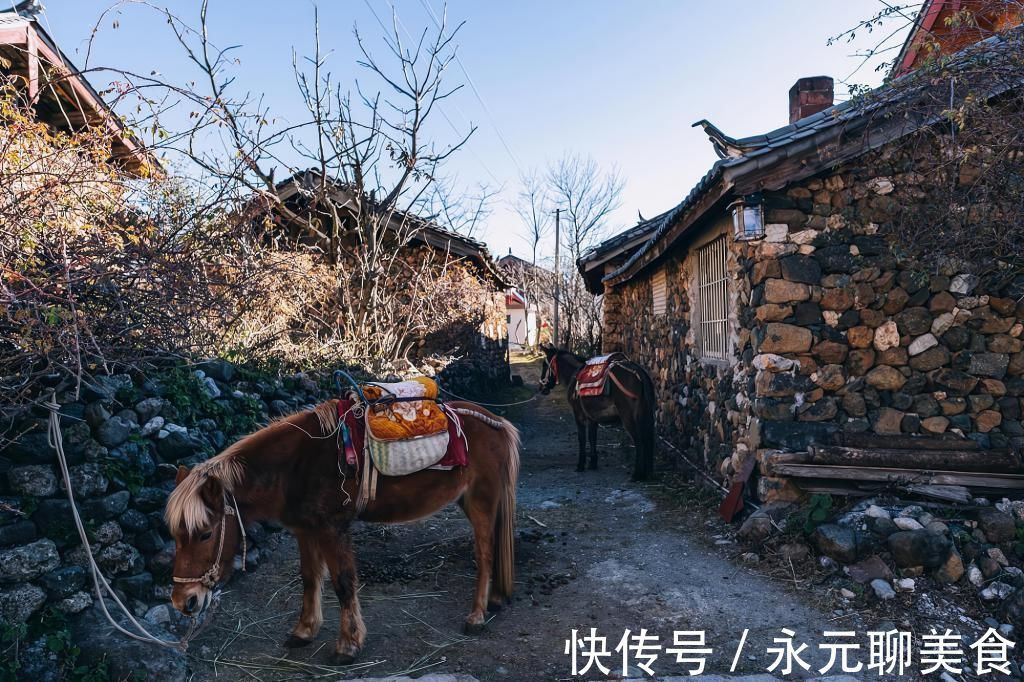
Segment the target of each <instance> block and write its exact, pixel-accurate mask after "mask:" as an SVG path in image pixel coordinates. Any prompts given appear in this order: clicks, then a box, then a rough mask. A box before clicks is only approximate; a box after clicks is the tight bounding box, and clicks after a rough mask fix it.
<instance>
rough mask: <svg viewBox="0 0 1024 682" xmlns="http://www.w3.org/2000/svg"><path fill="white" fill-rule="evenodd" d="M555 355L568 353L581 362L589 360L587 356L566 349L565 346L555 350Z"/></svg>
mask: <svg viewBox="0 0 1024 682" xmlns="http://www.w3.org/2000/svg"><path fill="white" fill-rule="evenodd" d="M555 355H556V356H557V355H568V356H569V357H570V358H572V359H573V360H575V361H576V362H579V363H586V361H587V359H586V358H585V357H582V356H580V355H576V353H573V352H572V351H571V350H566V349H565V348H559V349H558V350H557V351H555Z"/></svg>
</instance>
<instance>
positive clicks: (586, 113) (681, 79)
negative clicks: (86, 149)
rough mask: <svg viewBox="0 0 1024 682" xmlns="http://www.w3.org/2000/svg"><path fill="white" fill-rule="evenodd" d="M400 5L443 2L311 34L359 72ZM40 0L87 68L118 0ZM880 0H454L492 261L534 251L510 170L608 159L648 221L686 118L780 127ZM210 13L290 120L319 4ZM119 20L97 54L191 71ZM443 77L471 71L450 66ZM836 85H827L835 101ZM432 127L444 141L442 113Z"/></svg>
mask: <svg viewBox="0 0 1024 682" xmlns="http://www.w3.org/2000/svg"><path fill="white" fill-rule="evenodd" d="M0 1H6V0H0ZM392 2H393V3H394V7H395V9H396V10H397V13H398V15H399V17H400V19H401V22H402V24H403V26H405V27H407V28H408V30H409V31H412V32H413V33H416V32H418V30H420V29H422V28H423V27H425V26H428V25H429V24H430V21H431V19H430V16H429V15H428V14H427V10H426V9H425V7H424V4H423V3H429V4H430V5H431V7H432V8H433V9H434V11H435V12H437V13H438V14H440V12H441V10H442V7H443V5H442V3H441V2H440V1H439V0H365V1H364V0H334V1H329V0H321V2H320V3H319V9H320V22H321V42H322V44H323V45H324V46H325V48H326V49H331V50H333V54H332V56H331V57H330V60H331V61H330V63H331V66H332V68H333V70H334V71H335V73H336V75H337V76H338V77H341V78H347V79H352V78H356V77H358V78H360V80H361V82H365V81H366V80H367V76H366V74H365V72H362V71H361V70H360V69H359V68H358V67H357V66H356V65H355V51H354V47H355V46H354V39H353V36H352V27H353V24H354V23H355V24H357V25H358V26H359V28H360V31H361V32H362V33H364V34H366V35H368V36H372V37H373V38H376V37H377V36H378V35H379V34H380V33H381V28H380V26H379V24H378V23H377V19H375V17H374V16H373V14H372V13H371V11H370V9H369V7H371V6H372V7H373V9H374V10H375V11H376V13H377V14H378V15H379V16H380V17H381V18H382V19H383V20H384V21H385V22H387V21H389V18H390V16H391V12H392ZM45 4H46V8H47V11H46V15H45V19H44V21H45V22H47V23H46V25H47V26H48V29H49V30H50V32H51V33H52V34H53V35H54V37H55V38H56V40H57V41H58V43H59V44H60V45H61V47H62V48H63V49H64V50H65V52H66V53H67V54H68V55H69V56H70V57H71V58H72V60H73V61H75V62H76V64H77V65H79V66H81V65H82V62H83V61H84V48H85V44H86V40H87V38H88V36H89V34H90V32H91V30H92V27H93V25H94V24H95V22H96V20H97V18H98V17H99V15H100V14H101V12H102V11H103V10H104V9H106V8H107V7H109V6H110V4H111V0H48V1H47V2H46V3H45ZM169 4H170V6H171V7H172V8H173V9H175V10H176V11H178V12H181V13H183V14H184V15H185V16H189V14H190V13H191V14H192V15H195V14H196V13H197V12H198V9H197V7H198V1H197V0H196V1H193V0H176V1H175V2H171V3H169ZM880 8H881V4H880V3H879V2H878V0H843V1H839V0H786V1H785V2H782V1H778V2H764V1H763V0H761V1H758V0H731V1H725V2H722V1H717V2H693V1H689V0H686V1H683V0H644V1H639V0H634V1H631V2H623V1H619V2H611V1H608V0H591V1H587V2H584V1H583V0H571V1H568V0H567V1H562V2H552V1H550V0H549V1H547V2H543V1H540V0H519V1H517V2H481V1H480V0H475V1H474V0H452V1H451V2H450V3H449V4H448V16H449V19H450V21H452V22H455V21H463V20H464V21H466V25H465V26H464V27H463V29H462V30H461V32H460V34H459V40H458V44H459V55H460V57H461V61H462V63H463V64H464V65H465V68H466V71H468V74H469V77H470V78H472V80H473V83H474V84H475V85H476V88H477V90H478V91H479V93H480V99H482V100H483V102H484V103H486V108H487V109H489V112H490V113H489V114H488V112H487V110H485V108H484V105H483V104H481V102H480V101H479V100H478V99H477V98H476V96H475V95H474V94H473V92H472V91H471V90H470V89H469V88H468V87H467V88H464V90H463V91H461V92H460V93H459V94H458V95H456V97H454V98H453V99H452V100H450V102H449V104H448V105H447V106H445V107H444V109H445V113H446V114H447V115H448V118H449V119H451V121H452V122H453V123H454V124H455V125H456V126H457V127H459V128H466V127H468V123H469V121H472V122H473V123H476V124H477V125H478V126H479V130H478V131H477V133H476V134H475V135H474V136H473V138H472V139H471V140H470V142H469V145H468V148H467V149H466V150H465V151H464V152H462V153H460V155H459V156H458V157H456V158H455V159H454V160H453V162H452V163H451V165H450V166H449V168H448V172H449V174H451V173H455V174H457V176H458V179H459V181H460V182H461V183H463V184H467V185H470V184H474V183H476V182H478V181H486V182H488V183H490V184H491V185H497V184H502V185H504V192H503V193H502V194H501V195H500V196H499V197H498V199H497V200H496V203H495V206H494V209H495V210H494V213H493V215H492V216H491V217H490V218H489V219H488V221H487V224H486V225H485V227H484V229H483V231H482V232H481V233H480V235H479V236H480V237H481V238H483V239H484V240H485V241H487V242H488V244H489V245H490V246H491V249H492V252H494V253H495V254H497V255H501V254H504V253H506V252H507V251H508V249H509V247H512V249H513V250H514V251H516V252H518V253H520V254H525V253H526V250H527V249H526V244H525V242H524V241H522V239H521V238H520V237H519V235H520V234H522V231H523V230H522V227H521V226H520V224H519V222H518V219H517V218H516V216H515V214H514V213H513V212H512V210H511V208H510V202H511V201H512V200H513V198H514V196H515V192H516V190H517V186H518V183H517V176H518V174H519V169H520V168H522V169H524V170H528V169H531V168H543V167H544V166H545V165H546V164H548V163H549V162H550V161H552V160H554V159H556V158H558V157H559V156H561V155H562V154H563V153H565V152H568V151H573V152H579V153H582V154H587V155H590V156H593V157H594V158H595V159H596V160H597V161H598V162H599V163H600V164H601V165H603V166H607V167H611V166H613V165H614V166H616V167H618V169H619V171H620V172H621V174H622V175H623V177H624V178H625V181H626V187H625V191H624V192H623V195H622V207H621V208H620V209H619V210H618V211H616V213H615V214H613V216H612V217H611V220H610V224H609V227H608V231H609V233H612V232H615V231H618V230H621V229H624V228H626V227H629V226H631V225H633V224H635V222H636V216H637V212H638V211H640V212H642V213H643V214H644V215H645V216H647V217H651V216H653V215H656V214H658V213H660V212H662V211H664V210H666V209H668V208H669V207H671V206H673V205H674V204H676V203H678V202H679V201H680V200H681V199H682V197H683V196H685V195H686V194H687V192H689V190H690V188H691V187H692V186H693V184H694V183H695V181H696V180H697V179H698V178H700V176H701V175H703V174H704V172H705V171H706V170H707V169H708V168H709V167H710V166H711V164H712V163H713V162H714V161H715V158H716V157H715V156H714V153H713V151H712V149H711V145H710V144H709V143H708V142H707V138H706V137H705V136H704V134H703V133H702V132H701V131H700V129H699V128H691V124H692V123H693V122H694V121H697V120H699V119H702V118H707V119H709V120H710V121H712V122H713V123H715V124H716V125H717V126H718V127H719V128H721V129H722V130H724V131H725V132H726V133H728V134H731V135H734V136H743V135H750V134H756V133H760V132H765V131H767V130H771V129H773V128H776V127H779V126H782V125H785V124H786V123H787V122H788V120H787V116H788V113H787V106H788V99H787V92H788V90H789V87H790V86H791V85H792V84H793V82H794V81H795V80H796V79H797V78H799V77H801V76H811V75H830V76H833V77H836V78H837V80H838V79H843V78H846V77H847V76H849V75H850V73H851V72H853V71H854V70H855V69H856V68H857V66H858V64H859V63H860V59H859V58H856V57H854V56H852V55H853V53H854V52H855V51H856V50H857V49H863V48H866V47H869V46H870V45H871V44H873V42H874V40H875V38H874V37H873V36H860V37H859V38H858V40H857V41H856V42H855V43H853V44H852V45H850V44H846V43H842V44H839V45H834V46H831V47H829V46H827V45H826V43H827V40H828V38H829V36H832V35H835V34H837V33H840V32H841V31H843V30H845V29H847V28H850V27H852V26H853V25H854V24H855V23H856V22H857V21H858V20H859V19H863V18H866V17H868V16H870V15H872V14H874V13H875V12H877V11H878V10H879V9H880ZM210 17H211V21H210V25H211V34H212V37H213V38H214V40H215V41H216V42H217V43H218V44H220V45H239V46H240V47H239V48H238V50H237V51H236V53H235V56H236V57H237V58H238V59H239V60H240V65H239V67H238V69H237V74H238V77H239V80H238V83H237V86H236V87H239V88H241V89H245V90H249V91H252V92H259V93H262V94H264V95H265V96H266V98H267V101H268V103H269V104H270V105H271V107H272V108H273V109H274V111H275V112H276V113H277V114H278V115H280V116H282V117H285V118H288V117H289V116H297V115H299V111H298V109H297V108H296V107H297V105H298V102H297V99H296V96H295V85H294V80H293V78H292V75H291V58H292V50H293V48H295V49H297V50H298V51H299V52H300V53H303V52H307V53H308V51H309V46H310V45H311V37H312V17H313V3H312V2H310V1H309V0H291V1H288V2H282V1H281V0H276V1H273V2H272V1H269V0H267V1H264V0H211V11H210ZM112 20H113V17H108V18H107V19H106V21H104V22H103V25H102V26H101V31H100V33H99V34H98V38H97V41H96V44H95V46H94V48H93V54H92V57H91V64H93V65H104V66H106V65H110V66H117V67H120V68H126V69H132V70H137V71H139V72H143V73H149V72H150V71H152V70H158V71H160V72H162V73H164V74H166V75H168V76H170V77H172V78H175V79H179V80H180V79H183V78H186V77H188V74H189V71H188V69H187V65H185V63H184V61H183V58H182V55H181V53H180V51H178V50H176V49H175V48H174V46H173V45H172V43H171V40H170V36H169V33H168V30H167V28H166V26H165V25H164V23H163V22H162V21H160V20H159V19H158V17H157V16H156V15H154V14H153V13H152V12H150V11H148V10H144V9H142V8H138V7H129V8H126V9H125V10H124V11H122V12H121V13H120V15H119V16H118V17H117V20H118V23H119V28H118V29H117V30H113V29H112V27H111V24H112ZM881 77H882V75H881V74H880V73H876V72H875V71H874V70H873V68H872V65H871V64H868V65H867V66H865V67H864V68H862V69H861V70H860V71H859V72H857V74H856V75H855V76H854V77H853V79H852V80H853V81H855V82H858V83H865V84H869V85H877V84H878V83H879V82H880V80H881ZM452 78H458V79H461V80H465V77H464V75H463V74H462V72H461V71H460V70H459V69H458V68H455V69H454V71H453V74H452ZM95 80H97V81H98V84H102V82H103V79H102V78H101V77H99V76H97V77H96V78H95ZM845 94H846V88H845V87H844V86H842V85H838V84H837V96H842V95H845ZM439 121H443V119H441V120H439ZM436 132H437V134H438V135H439V136H442V137H446V138H451V137H453V136H454V133H452V131H451V129H450V128H449V127H448V125H447V123H444V124H443V125H442V126H440V127H438V128H436ZM499 132H500V137H499ZM501 137H503V138H504V140H505V141H506V142H507V144H508V146H509V147H510V148H511V150H512V154H510V153H509V152H508V151H507V150H506V149H505V145H504V144H502V141H501ZM513 156H514V159H513Z"/></svg>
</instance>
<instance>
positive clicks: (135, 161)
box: [0, 20, 160, 175]
mask: <svg viewBox="0 0 1024 682" xmlns="http://www.w3.org/2000/svg"><path fill="white" fill-rule="evenodd" d="M0 45H10V46H13V47H15V48H19V49H21V50H23V51H24V53H25V60H26V69H27V74H28V75H27V86H28V97H29V102H30V104H32V105H33V106H35V105H36V104H37V103H38V102H39V101H40V97H41V96H42V93H43V91H44V90H45V89H46V88H47V87H49V88H51V92H53V94H54V95H55V96H56V97H58V98H59V99H60V100H61V101H62V102H63V103H65V104H66V105H67V106H68V107H69V108H68V110H67V111H68V114H69V122H71V123H73V124H76V125H83V126H85V125H100V126H103V127H104V129H105V130H106V131H107V132H109V133H110V134H111V135H112V137H113V145H112V147H113V148H112V150H111V152H112V153H111V160H112V161H113V162H114V163H117V164H118V165H120V166H122V167H123V168H125V169H126V170H128V171H129V172H131V173H134V174H137V175H141V174H143V173H144V172H145V171H146V169H149V170H150V171H152V170H159V169H160V165H159V163H158V162H157V161H156V159H154V158H153V157H152V156H151V155H150V154H149V153H148V152H147V151H146V150H145V148H144V147H143V146H142V145H141V144H140V143H139V141H138V140H137V139H136V138H135V136H134V134H133V133H132V132H131V131H130V130H129V129H128V128H127V127H126V126H125V125H124V123H123V122H122V121H121V119H120V118H119V117H118V116H117V115H116V114H114V113H113V112H112V111H111V110H110V108H109V107H108V106H107V104H106V103H105V102H104V101H103V99H102V98H101V97H100V95H99V93H97V92H96V90H94V89H93V87H92V86H91V85H89V83H88V82H87V81H86V80H85V79H84V78H83V77H82V75H81V73H79V72H78V70H77V69H76V68H75V67H74V66H73V65H72V64H71V62H70V61H69V60H68V59H67V58H66V57H65V56H64V54H63V53H62V52H61V51H60V49H59V48H58V47H57V46H56V44H55V43H54V42H53V40H52V39H51V38H50V37H49V35H47V34H46V32H45V31H43V30H41V29H40V28H39V26H38V24H36V23H35V22H34V21H29V20H25V21H24V22H21V23H17V24H12V25H7V26H3V27H0ZM42 64H49V65H51V67H56V68H59V69H62V70H63V71H65V72H67V74H68V75H67V76H66V77H64V78H61V79H59V80H56V81H54V82H52V83H49V84H47V83H41V79H40V66H41V65H42ZM72 113H74V114H78V116H79V117H80V118H77V119H76V120H70V118H71V114H72Z"/></svg>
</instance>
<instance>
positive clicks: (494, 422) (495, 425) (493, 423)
mask: <svg viewBox="0 0 1024 682" xmlns="http://www.w3.org/2000/svg"><path fill="white" fill-rule="evenodd" d="M449 409H451V411H452V412H455V413H456V414H461V415H466V416H471V417H475V418H477V419H479V420H480V421H482V422H483V423H484V424H487V425H488V426H490V427H491V428H492V429H497V430H498V431H501V430H503V429H504V428H505V423H504V422H503V421H500V420H498V419H493V418H491V417H488V416H487V415H486V414H484V413H482V412H477V411H476V410H471V409H468V408H465V407H452V408H449Z"/></svg>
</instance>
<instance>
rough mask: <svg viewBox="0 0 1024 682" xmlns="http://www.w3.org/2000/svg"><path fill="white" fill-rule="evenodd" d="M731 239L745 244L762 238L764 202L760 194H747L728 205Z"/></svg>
mask: <svg viewBox="0 0 1024 682" xmlns="http://www.w3.org/2000/svg"><path fill="white" fill-rule="evenodd" d="M729 210H731V211H732V229H733V238H734V239H735V240H736V241H738V242H747V241H751V240H753V239H762V238H763V237H764V201H763V200H762V198H761V195H760V194H747V195H746V196H744V197H743V198H742V199H737V200H736V201H734V202H732V203H731V204H729Z"/></svg>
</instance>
